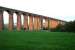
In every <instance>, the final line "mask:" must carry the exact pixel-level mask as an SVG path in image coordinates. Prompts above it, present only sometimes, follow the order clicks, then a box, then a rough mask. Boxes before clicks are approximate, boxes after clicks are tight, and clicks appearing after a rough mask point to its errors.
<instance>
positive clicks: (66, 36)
mask: <svg viewBox="0 0 75 50" xmlns="http://www.w3.org/2000/svg"><path fill="white" fill-rule="evenodd" d="M0 50H75V33H68V32H45V31H43V32H23V31H21V32H17V31H14V32H7V31H3V32H0Z"/></svg>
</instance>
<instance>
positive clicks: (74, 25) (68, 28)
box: [51, 20, 75, 32]
mask: <svg viewBox="0 0 75 50" xmlns="http://www.w3.org/2000/svg"><path fill="white" fill-rule="evenodd" d="M51 31H60V32H75V20H74V21H70V22H66V24H64V25H62V24H59V25H58V26H57V27H56V28H55V29H51Z"/></svg>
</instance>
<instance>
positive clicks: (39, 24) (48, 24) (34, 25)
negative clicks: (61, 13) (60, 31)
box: [0, 7, 65, 31]
mask: <svg viewBox="0 0 75 50" xmlns="http://www.w3.org/2000/svg"><path fill="white" fill-rule="evenodd" d="M4 11H7V12H8V14H9V23H8V30H9V31H12V30H13V28H14V24H13V23H14V22H13V13H16V15H17V26H16V29H17V31H21V27H22V26H21V14H22V15H23V16H24V23H23V28H24V30H30V31H32V30H37V31H38V30H41V29H43V27H44V28H48V30H50V29H51V28H56V26H57V25H58V24H59V23H61V24H64V23H65V21H62V20H58V19H54V18H51V17H47V16H43V15H38V14H33V13H29V12H24V11H20V10H15V9H10V8H6V7H0V31H2V30H3V29H4V20H3V12H4ZM28 16H29V24H28ZM33 18H34V21H33ZM43 19H45V23H43Z"/></svg>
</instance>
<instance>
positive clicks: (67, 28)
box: [64, 21, 75, 32]
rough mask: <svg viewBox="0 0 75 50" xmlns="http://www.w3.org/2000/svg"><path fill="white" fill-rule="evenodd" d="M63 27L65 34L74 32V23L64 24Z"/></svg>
mask: <svg viewBox="0 0 75 50" xmlns="http://www.w3.org/2000/svg"><path fill="white" fill-rule="evenodd" d="M64 27H65V31H67V32H75V21H70V22H68V23H66V24H65V26H64Z"/></svg>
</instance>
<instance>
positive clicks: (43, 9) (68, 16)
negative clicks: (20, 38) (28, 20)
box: [0, 0, 75, 21]
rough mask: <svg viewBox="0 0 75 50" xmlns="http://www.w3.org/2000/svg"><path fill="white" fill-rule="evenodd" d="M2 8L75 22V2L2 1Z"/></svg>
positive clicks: (39, 0) (60, 0)
mask: <svg viewBox="0 0 75 50" xmlns="http://www.w3.org/2000/svg"><path fill="white" fill-rule="evenodd" d="M0 6H3V7H8V8H12V9H18V10H22V11H26V12H31V13H35V14H40V15H45V16H49V17H53V18H56V19H61V20H65V21H71V20H75V1H74V0H0Z"/></svg>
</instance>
